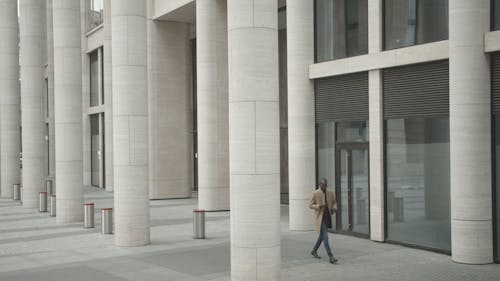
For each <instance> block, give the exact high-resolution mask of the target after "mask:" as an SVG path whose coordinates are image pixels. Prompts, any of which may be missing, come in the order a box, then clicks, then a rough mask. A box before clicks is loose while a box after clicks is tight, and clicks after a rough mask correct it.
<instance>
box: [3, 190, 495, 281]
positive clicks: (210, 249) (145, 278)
mask: <svg viewBox="0 0 500 281" xmlns="http://www.w3.org/2000/svg"><path fill="white" fill-rule="evenodd" d="M86 200H87V201H88V202H95V204H96V227H97V228H96V229H91V230H85V229H83V228H82V225H81V224H69V225H57V224H56V222H55V218H50V217H49V216H48V214H46V213H38V212H37V211H36V210H26V209H23V208H22V207H20V206H19V204H18V203H16V202H13V201H11V200H0V280H1V281H59V280H61V281H67V280H71V281H89V280H96V281H100V280H102V281H125V280H140V281H152V280H155V281H156V280H162V281H165V280H176V281H202V280H214V281H222V280H226V281H227V280H230V278H229V271H230V266H229V262H230V254H229V250H230V246H229V213H227V212H217V213H209V214H207V226H206V230H207V236H208V239H206V240H193V239H192V238H191V236H192V222H191V219H192V213H191V211H192V209H193V208H194V207H195V205H196V199H180V200H158V201H151V226H152V228H151V239H152V243H151V245H149V246H146V247H137V248H119V247H116V246H114V245H113V236H112V235H101V234H100V225H99V217H100V215H98V213H97V212H98V209H99V208H102V207H111V206H112V194H110V193H106V192H103V191H100V190H97V189H93V188H87V189H86ZM287 212H288V208H287V207H286V206H283V207H282V225H281V226H282V280H287V281H288V280H290V281H315V280H318V281H320V280H321V281H325V280H342V281H349V280H362V281H367V280H370V281H377V280H384V281H387V280H395V281H396V280H397V281H406V280H408V281H410V280H415V281H429V280H436V281H445V280H452V281H461V280H463V281H470V280H474V281H480V280H485V281H493V280H500V265H486V266H469V265H460V264H455V263H452V262H451V260H450V257H449V256H446V255H441V254H436V253H433V252H427V251H422V250H415V249H411V248H406V247H401V246H397V245H390V244H384V243H376V242H371V241H368V240H366V239H359V238H354V237H348V236H342V235H332V234H330V243H331V244H332V246H333V250H334V254H335V255H336V256H337V257H338V258H339V263H338V264H336V265H331V264H329V263H327V259H326V258H323V259H321V260H316V259H313V258H312V257H310V256H309V250H310V248H311V246H312V243H313V241H314V240H315V238H316V234H315V233H314V232H290V231H288V230H287V228H288V223H287V219H288V217H287ZM319 253H320V255H322V256H326V254H325V252H324V249H323V248H322V249H321V251H320V252H319Z"/></svg>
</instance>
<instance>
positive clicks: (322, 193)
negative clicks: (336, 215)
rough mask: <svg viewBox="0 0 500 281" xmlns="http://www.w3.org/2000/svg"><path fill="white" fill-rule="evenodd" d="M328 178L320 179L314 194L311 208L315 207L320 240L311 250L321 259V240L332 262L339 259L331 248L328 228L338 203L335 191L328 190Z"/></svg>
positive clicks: (312, 253) (330, 225) (314, 255)
mask: <svg viewBox="0 0 500 281" xmlns="http://www.w3.org/2000/svg"><path fill="white" fill-rule="evenodd" d="M326 187H327V180H326V179H325V178H322V179H321V180H320V181H319V188H316V190H315V191H314V192H313V194H312V198H311V204H310V205H309V208H311V209H313V210H314V211H315V212H314V218H315V225H316V230H317V231H319V237H318V241H316V244H315V245H314V248H313V250H312V252H311V255H313V257H315V258H317V259H319V258H320V256H318V252H317V251H318V248H319V246H320V245H321V242H323V244H324V245H325V249H326V252H327V253H328V256H329V257H330V263H336V262H337V259H336V258H335V257H334V256H333V254H332V250H331V249H330V244H329V243H328V228H331V227H332V215H333V212H334V211H336V209H337V203H336V202H335V196H333V192H331V191H329V190H328V191H327V190H326Z"/></svg>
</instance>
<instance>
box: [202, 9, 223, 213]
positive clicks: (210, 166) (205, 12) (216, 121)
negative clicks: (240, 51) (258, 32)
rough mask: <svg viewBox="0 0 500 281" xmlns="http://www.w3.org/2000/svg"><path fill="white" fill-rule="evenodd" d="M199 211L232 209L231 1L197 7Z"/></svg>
mask: <svg viewBox="0 0 500 281" xmlns="http://www.w3.org/2000/svg"><path fill="white" fill-rule="evenodd" d="M196 14H197V21H196V32H197V33H196V52H197V57H196V59H197V75H196V77H197V85H196V86H197V116H198V122H197V124H198V129H197V131H198V207H199V208H200V209H204V210H208V211H216V210H228V209H229V116H228V114H229V112H228V69H227V68H228V66H227V63H228V61H227V56H228V53H227V51H228V50H227V0H216V1H199V2H198V3H197V5H196Z"/></svg>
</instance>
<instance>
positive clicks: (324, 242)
mask: <svg viewBox="0 0 500 281" xmlns="http://www.w3.org/2000/svg"><path fill="white" fill-rule="evenodd" d="M323 226H324V229H325V231H322V234H323V235H324V236H323V244H324V245H325V249H326V252H327V253H328V257H330V263H336V262H337V259H336V258H335V257H334V256H333V253H332V250H331V249H330V243H329V242H328V228H327V227H326V224H324V225H323ZM321 230H323V227H321Z"/></svg>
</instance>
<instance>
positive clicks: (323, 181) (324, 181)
mask: <svg viewBox="0 0 500 281" xmlns="http://www.w3.org/2000/svg"><path fill="white" fill-rule="evenodd" d="M321 183H325V185H326V186H328V181H327V180H326V178H321V179H320V180H319V184H318V185H317V186H316V189H318V188H319V185H320V184H321Z"/></svg>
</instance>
